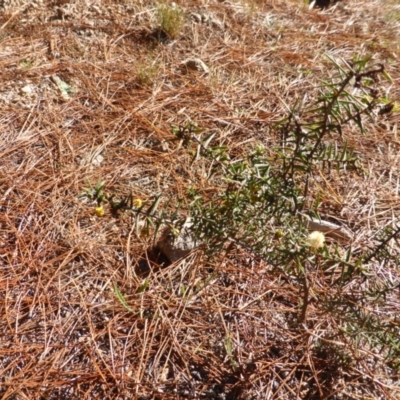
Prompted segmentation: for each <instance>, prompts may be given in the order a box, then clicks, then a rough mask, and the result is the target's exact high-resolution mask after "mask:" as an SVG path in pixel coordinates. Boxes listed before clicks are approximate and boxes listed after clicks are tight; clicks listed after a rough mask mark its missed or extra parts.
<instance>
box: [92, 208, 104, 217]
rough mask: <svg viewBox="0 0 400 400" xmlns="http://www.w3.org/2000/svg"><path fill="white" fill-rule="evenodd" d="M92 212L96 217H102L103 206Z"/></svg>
mask: <svg viewBox="0 0 400 400" xmlns="http://www.w3.org/2000/svg"><path fill="white" fill-rule="evenodd" d="M94 212H95V213H96V215H97V216H98V217H102V216H103V215H104V207H103V206H99V207H96V209H95V210H94Z"/></svg>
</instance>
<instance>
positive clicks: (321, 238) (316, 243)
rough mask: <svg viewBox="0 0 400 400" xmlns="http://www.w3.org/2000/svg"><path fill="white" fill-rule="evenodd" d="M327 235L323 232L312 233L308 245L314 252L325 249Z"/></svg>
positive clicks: (308, 238)
mask: <svg viewBox="0 0 400 400" xmlns="http://www.w3.org/2000/svg"><path fill="white" fill-rule="evenodd" d="M324 243H325V235H324V234H323V233H322V232H318V231H314V232H311V233H310V234H309V235H308V237H307V244H308V245H309V246H310V247H311V248H312V249H314V250H317V249H320V248H321V247H324Z"/></svg>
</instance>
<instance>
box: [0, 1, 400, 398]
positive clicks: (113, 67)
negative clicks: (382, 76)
mask: <svg viewBox="0 0 400 400" xmlns="http://www.w3.org/2000/svg"><path fill="white" fill-rule="evenodd" d="M175 3H176V4H175ZM175 3H172V2H170V3H168V2H163V3H161V2H160V3H158V2H155V1H135V0H120V1H116V0H106V1H100V0H93V1H84V0H77V1H70V0H55V1H50V0H32V1H25V0H4V1H2V2H0V77H1V85H0V107H1V110H0V398H2V399H15V400H20V399H21V400H22V399H30V400H33V399H143V400H144V399H221V400H222V399H226V400H228V399H310V400H311V399H337V400H340V399H343V400H345V399H399V398H400V382H399V377H400V376H399V374H400V342H399V336H400V320H399V285H400V271H399V264H397V261H393V262H392V263H383V262H379V260H378V258H377V257H376V254H372V253H368V254H370V256H369V257H367V258H365V261H366V262H365V263H364V265H359V266H358V268H359V270H360V273H359V275H358V276H357V277H356V278H354V279H351V280H348V281H347V283H346V285H338V284H337V282H339V280H340V279H341V276H340V274H339V273H338V271H337V270H334V269H329V268H327V269H326V270H325V269H323V268H322V267H321V265H322V264H321V259H322V257H323V254H325V253H324V251H327V250H326V249H327V248H328V247H329V248H333V247H334V246H335V245H336V246H338V247H337V252H338V254H340V255H343V254H345V252H346V251H347V248H346V247H345V246H342V245H341V244H340V243H339V244H337V243H336V244H335V243H334V242H332V241H329V235H327V243H325V245H324V246H325V247H324V248H321V249H316V250H315V251H313V252H310V256H309V259H310V260H312V263H311V264H308V266H307V271H306V272H304V274H303V275H302V277H303V278H302V279H303V280H302V281H299V280H296V279H295V278H294V275H293V274H295V272H293V274H292V275H291V274H290V273H287V272H286V273H284V272H283V269H282V271H281V273H279V271H278V270H277V269H273V268H271V267H270V265H268V263H267V261H266V260H265V259H263V257H260V256H258V255H255V254H253V253H252V252H251V251H249V250H248V249H247V248H245V247H243V246H240V245H236V243H235V242H234V241H232V242H231V245H230V246H229V248H225V249H222V250H221V251H220V252H219V254H214V256H213V257H211V258H210V257H207V256H206V254H205V253H204V252H203V251H201V249H199V250H194V251H193V252H191V253H190V254H189V255H188V256H187V257H185V258H184V259H181V260H179V261H176V262H174V263H172V264H171V263H169V262H168V260H166V259H165V256H163V255H162V254H160V252H159V250H158V249H157V248H155V247H154V243H155V242H156V240H157V237H158V236H159V234H160V232H157V226H156V225H157V224H156V225H151V224H149V223H147V222H146V221H147V220H146V210H147V208H146V207H149V206H151V205H152V204H153V203H154V202H155V199H157V201H158V203H157V206H158V210H160V209H162V210H166V211H168V212H171V213H173V212H174V210H176V209H178V208H179V207H178V202H180V204H181V205H182V204H183V205H184V206H187V205H188V203H189V202H190V201H189V200H185V199H186V194H187V192H188V190H190V189H191V188H196V189H197V190H198V191H200V192H201V193H202V196H203V197H204V198H205V199H207V201H209V202H213V201H214V200H215V196H216V193H217V192H218V190H219V188H220V186H221V185H224V184H225V182H224V180H223V179H222V178H221V176H217V175H215V174H214V171H215V168H216V167H217V166H218V165H219V164H218V163H217V162H214V161H212V160H210V159H207V158H206V157H201V154H200V153H201V149H200V147H198V148H197V149H196V147H193V148H192V147H190V146H189V145H188V144H187V137H185V136H184V135H181V136H176V135H174V134H173V127H174V126H175V127H180V126H185V124H187V123H188V122H189V121H194V122H195V124H196V126H198V127H200V128H201V129H203V130H204V131H205V132H206V134H210V135H211V134H213V136H212V142H213V145H214V146H216V147H218V146H220V147H221V148H222V147H224V148H227V149H228V150H229V154H230V156H231V158H232V159H233V158H234V157H236V158H237V159H240V157H244V154H245V153H246V152H247V151H248V149H250V148H252V147H254V146H256V145H258V144H260V143H262V144H263V145H264V146H265V148H266V151H267V153H268V154H270V155H271V159H272V158H273V151H274V149H278V148H279V147H280V146H281V145H282V138H281V137H279V135H278V134H277V131H276V130H275V129H274V128H273V127H274V126H275V124H276V123H277V122H278V121H280V120H281V119H282V118H284V117H285V116H286V115H287V113H288V109H290V108H291V107H293V106H294V104H295V103H296V102H298V103H300V102H303V103H305V104H307V103H308V102H312V101H314V99H315V98H316V96H317V93H319V90H320V87H321V82H323V81H327V80H328V79H329V78H330V77H331V76H333V75H334V73H335V68H334V65H333V64H332V62H331V61H330V59H335V60H337V62H339V60H341V61H340V62H343V63H346V62H347V63H349V65H350V63H351V62H352V60H354V57H357V58H358V59H362V58H367V57H371V63H372V64H374V63H375V64H374V65H377V64H382V65H384V69H385V71H386V73H387V74H388V75H390V77H391V83H390V84H388V83H385V84H383V81H382V88H384V90H386V92H383V93H380V94H379V97H388V98H390V99H392V100H393V101H394V102H399V101H400V99H399V94H400V81H399V78H400V71H399V68H398V63H399V56H400V48H399V43H400V2H399V1H398V0H387V1H379V0H375V1H369V0H355V1H350V0H347V1H345V0H343V1H338V2H332V3H334V4H331V5H330V6H329V7H326V8H323V9H321V8H319V7H318V6H317V5H314V7H311V8H310V7H309V5H308V4H307V2H306V1H303V0H269V1H256V0H237V1H236V0H232V1H219V0H209V1H205V0H199V1H194V0H193V1H192V0H189V1H176V2H175ZM328 3H329V2H328ZM166 10H167V11H168V14H167V15H166V14H165V12H166ZM160 13H161V14H160ZM162 13H164V14H162ZM174 18H177V20H174ZM171 19H172V21H171ZM329 57H330V58H329ZM189 59H199V60H200V61H201V62H200V61H199V63H198V65H201V66H202V67H201V68H200V67H199V68H197V67H196V68H195V67H193V68H189V66H188V65H186V64H185V60H189ZM193 65H194V64H193ZM196 65H197V64H196ZM382 90H383V89H382ZM393 104H394V103H393ZM393 104H391V105H390V104H389V105H388V106H387V108H386V109H384V108H382V109H381V112H380V114H381V115H378V114H376V118H375V119H374V118H370V119H365V121H364V122H363V124H364V131H363V133H360V130H359V129H358V126H357V124H356V123H353V124H348V125H347V126H346V128H345V129H344V130H343V132H342V137H343V138H345V139H346V141H347V143H348V145H349V146H350V147H351V148H352V149H353V151H354V153H355V154H356V156H357V157H358V167H357V170H355V169H348V170H344V171H338V170H337V169H335V167H334V166H332V169H331V170H327V169H323V170H322V169H321V170H320V171H319V172H318V173H316V174H315V175H314V177H313V179H315V182H314V183H313V184H311V185H310V187H309V192H308V196H309V199H307V201H308V204H312V203H313V201H314V200H312V199H316V198H317V197H318V199H319V201H320V202H321V206H320V209H319V211H320V212H321V213H322V214H323V215H324V216H326V217H327V218H330V217H332V218H333V222H337V223H341V224H343V226H347V227H350V228H351V229H352V232H353V233H354V239H353V243H352V246H353V249H354V251H355V254H361V253H362V252H367V251H369V249H371V248H375V249H376V248H377V247H376V246H378V244H377V243H378V242H377V241H378V236H379V233H382V234H383V233H384V232H385V230H387V229H390V228H392V229H396V226H398V220H399V216H400V194H399V190H400V189H399V185H400V184H399V176H400V159H399V154H400V138H399V137H398V135H399V134H398V125H397V124H398V123H399V113H398V110H397V109H396V105H394V106H393ZM391 108H393V110H392V109H391ZM200 135H201V134H200V133H199V134H198V136H196V137H197V138H198V137H200ZM210 140H211V139H210ZM327 140H330V139H329V138H328V137H327ZM196 151H197V153H196ZM221 163H222V161H221ZM360 171H362V173H360ZM128 209H133V210H136V211H137V212H136V211H135V212H128V211H127V210H128ZM140 210H142V211H140ZM177 214H179V211H178V213H177ZM138 216H139V217H140V218H139V217H138ZM177 216H180V217H186V216H185V215H183V216H182V215H177ZM269 223H271V224H273V221H272V222H270V221H266V224H269ZM396 224H397V225H396ZM271 226H272V225H271ZM159 228H160V229H164V228H165V226H160V227H159ZM375 233H376V235H378V236H376V235H375ZM284 235H285V232H278V233H277V235H276V239H274V240H275V242H274V243H277V244H279V243H280V240H281V239H280V237H281V236H284ZM305 239H306V236H305V238H304V240H305ZM389 239H390V240H388V241H387V242H385V244H384V245H385V246H386V247H385V248H388V249H389V250H388V251H393V252H394V251H397V249H398V248H399V247H400V244H399V243H398V242H397V237H394V236H393V237H391V238H389ZM374 246H375V247H374ZM321 247H322V244H321ZM378 250H379V251H380V250H381V248H379V249H378ZM281 267H282V268H284V266H281ZM293 268H294V267H293ZM296 268H297V267H296ZM299 268H300V267H299ZM332 268H334V266H332ZM300 269H301V268H300ZM293 271H295V270H293ZM296 271H298V270H296ZM296 273H297V272H296ZM343 273H348V271H344V272H343ZM375 285H380V286H381V287H382V291H381V292H380V293H378V294H379V296H378V294H377V292H376V290H375V289H374V290H375V292H373V293H372V292H371V295H369V294H368V293H370V292H369V290H370V291H372V286H373V287H374V288H375ZM387 288H389V289H387ZM385 290H386V292H385ZM374 296H375V297H374ZM343 299H346V301H345V303H343V304H342V303H341V301H342V300H343ZM360 321H363V324H361V323H360ZM378 328H379V331H378V330H377V329H378Z"/></svg>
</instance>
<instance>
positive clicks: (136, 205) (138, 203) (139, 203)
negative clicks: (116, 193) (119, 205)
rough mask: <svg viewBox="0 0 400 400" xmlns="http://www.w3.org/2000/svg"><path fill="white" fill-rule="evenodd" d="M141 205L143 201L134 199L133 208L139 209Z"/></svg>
mask: <svg viewBox="0 0 400 400" xmlns="http://www.w3.org/2000/svg"><path fill="white" fill-rule="evenodd" d="M142 205H143V201H142V200H141V199H135V200H133V206H134V207H135V208H140V207H142Z"/></svg>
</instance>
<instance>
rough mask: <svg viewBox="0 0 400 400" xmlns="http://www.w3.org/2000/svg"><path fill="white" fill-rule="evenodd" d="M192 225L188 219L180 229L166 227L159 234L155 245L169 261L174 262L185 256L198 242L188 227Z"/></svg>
mask: <svg viewBox="0 0 400 400" xmlns="http://www.w3.org/2000/svg"><path fill="white" fill-rule="evenodd" d="M192 225H193V224H192V223H191V222H190V220H187V221H186V222H185V223H184V224H183V226H182V228H181V229H180V230H178V229H177V228H174V227H168V228H166V229H165V230H164V231H163V233H162V234H161V237H160V239H159V241H158V242H157V247H158V248H159V249H160V251H161V252H162V253H163V254H164V255H165V256H166V257H167V258H168V260H169V261H171V262H175V261H178V260H179V259H181V258H183V257H186V256H187V255H188V254H189V253H190V252H191V251H192V250H193V249H195V248H196V247H198V245H199V244H200V243H197V241H196V239H195V237H194V234H193V232H192V231H191V229H190V228H191V227H192Z"/></svg>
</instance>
